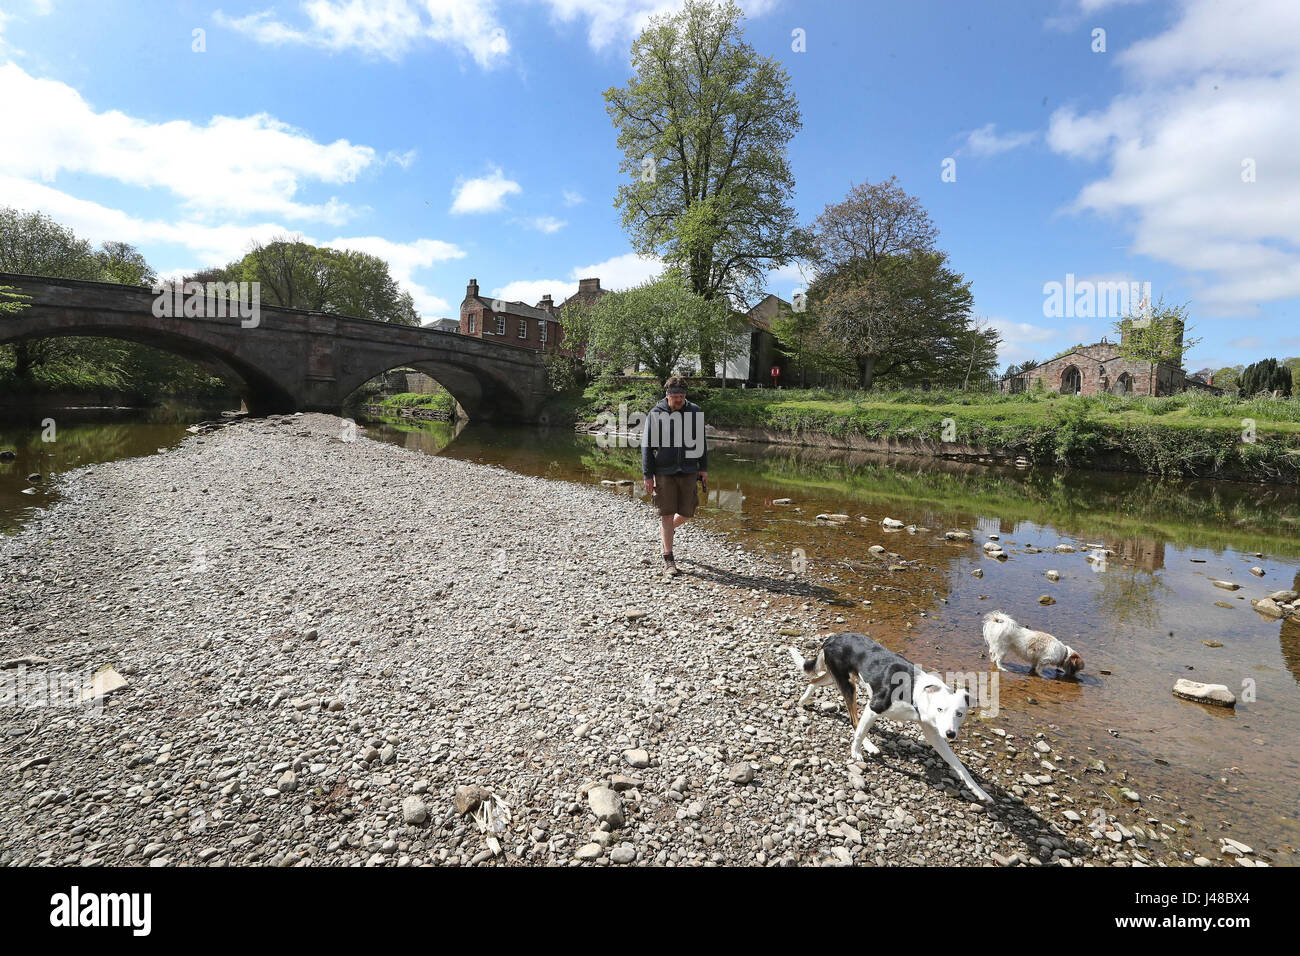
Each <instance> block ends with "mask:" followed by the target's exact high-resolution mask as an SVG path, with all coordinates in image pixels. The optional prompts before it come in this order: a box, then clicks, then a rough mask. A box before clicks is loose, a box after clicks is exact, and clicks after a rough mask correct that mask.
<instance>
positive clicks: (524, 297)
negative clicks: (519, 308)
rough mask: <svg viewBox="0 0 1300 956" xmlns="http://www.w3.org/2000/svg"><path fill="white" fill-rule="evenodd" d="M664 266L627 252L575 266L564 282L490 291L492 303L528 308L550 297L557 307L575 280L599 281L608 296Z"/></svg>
mask: <svg viewBox="0 0 1300 956" xmlns="http://www.w3.org/2000/svg"><path fill="white" fill-rule="evenodd" d="M663 268H664V264H663V262H662V261H661V260H660V259H657V258H654V257H646V256H638V255H637V254H636V253H635V252H629V253H626V254H624V255H621V256H614V257H613V258H612V259H606V260H605V261H604V262H595V263H592V264H591V265H589V266H577V267H576V268H574V269H571V270H570V271H569V278H567V279H517V280H515V281H513V282H508V283H506V284H505V285H503V286H499V287H498V288H496V289H493V290H492V292H491V296H492V298H494V299H505V300H506V301H507V302H527V303H528V304H529V305H532V304H534V303H536V302H540V301H541V299H542V296H544V295H546V294H548V293H549V294H550V296H551V298H552V299H553V300H554V301H555V304H556V305H559V304H560V303H561V302H563V301H564V300H565V299H567V298H568V297H569V296H571V295H573V294H574V293H575V292H577V291H578V280H579V279H599V280H600V287H601V288H602V289H607V290H609V291H611V292H617V291H619V290H622V289H628V288H631V287H632V286H634V285H640V284H641V283H642V282H645V281H646V280H647V279H650V278H653V277H654V276H657V275H658V274H659V273H660V272H662V271H663Z"/></svg>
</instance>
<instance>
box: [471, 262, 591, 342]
mask: <svg viewBox="0 0 1300 956" xmlns="http://www.w3.org/2000/svg"><path fill="white" fill-rule="evenodd" d="M606 292H607V290H605V289H602V288H601V287H600V279H598V278H596V279H579V280H578V291H577V292H575V293H574V294H573V295H571V296H569V297H568V298H567V299H565V300H564V302H563V303H562V304H561V305H558V306H557V305H556V304H555V302H554V300H553V299H552V298H551V296H550V295H549V294H548V295H544V296H542V301H540V302H538V303H537V304H536V305H528V304H526V303H524V302H507V301H505V300H504V299H490V298H486V297H484V296H482V295H480V294H479V287H478V280H477V279H470V280H469V284H468V285H467V286H466V287H465V298H464V300H463V301H462V302H461V304H460V323H459V327H458V330H459V332H460V333H461V334H462V335H472V336H474V337H475V338H480V339H494V340H496V341H499V342H503V343H506V344H509V345H518V346H522V347H523V348H530V349H536V350H537V351H539V352H559V353H561V354H564V355H571V354H574V353H572V352H570V351H569V350H568V349H566V348H565V347H564V344H563V339H564V329H563V328H562V327H561V326H560V315H561V313H562V312H563V311H564V310H565V309H566V308H568V307H570V305H573V304H584V305H585V304H589V303H591V302H594V301H595V300H596V299H598V298H600V297H601V296H602V295H605V294H606ZM581 351H582V350H579V351H578V353H577V354H579V355H580V354H581Z"/></svg>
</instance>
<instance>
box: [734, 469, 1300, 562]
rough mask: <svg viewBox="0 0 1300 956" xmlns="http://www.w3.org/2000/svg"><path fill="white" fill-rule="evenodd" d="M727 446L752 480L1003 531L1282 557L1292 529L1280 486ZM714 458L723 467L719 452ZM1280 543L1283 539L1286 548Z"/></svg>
mask: <svg viewBox="0 0 1300 956" xmlns="http://www.w3.org/2000/svg"><path fill="white" fill-rule="evenodd" d="M713 447H714V448H715V449H716V448H717V447H718V445H714V446H713ZM728 450H732V449H728ZM734 450H735V451H737V452H739V453H740V454H743V455H745V456H746V457H752V458H754V459H756V461H754V462H753V463H752V464H751V465H749V466H748V468H749V473H750V474H751V475H752V476H753V478H755V479H758V480H764V479H770V480H775V481H781V482H786V481H788V482H791V483H803V484H805V485H807V484H810V483H823V484H826V483H829V484H833V485H834V486H836V488H838V490H840V491H841V492H855V493H856V495H857V496H858V497H860V498H862V499H866V500H874V501H879V502H887V501H888V500H890V499H898V500H899V501H900V503H902V502H906V503H907V504H909V505H911V506H912V507H913V509H915V508H917V507H921V508H926V509H927V510H928V509H934V510H935V511H936V512H938V515H939V516H946V517H947V518H949V519H951V518H952V517H953V516H954V513H960V514H965V515H971V516H980V515H997V516H998V519H999V524H1000V525H1001V526H1002V528H1003V533H1009V532H1007V531H1006V529H1008V528H1013V527H1014V523H1015V522H1016V521H1018V520H1028V521H1032V522H1034V523H1037V524H1045V525H1051V526H1052V527H1053V528H1055V529H1057V530H1060V531H1063V532H1066V533H1069V534H1078V535H1082V536H1085V537H1091V538H1093V539H1094V540H1095V539H1096V538H1097V537H1098V536H1099V535H1101V534H1103V533H1104V532H1107V531H1109V532H1111V533H1112V534H1115V533H1118V534H1119V535H1123V536H1127V535H1129V534H1132V533H1134V532H1141V533H1142V534H1143V535H1145V536H1147V537H1151V538H1159V539H1162V540H1170V541H1173V542H1174V543H1176V544H1180V545H1184V546H1196V547H1211V548H1235V549H1238V550H1258V551H1265V550H1267V551H1274V552H1283V551H1285V552H1287V553H1292V552H1293V551H1294V544H1293V542H1294V541H1295V540H1296V539H1297V535H1296V534H1292V533H1291V532H1300V492H1298V491H1297V489H1295V488H1292V487H1288V486H1282V485H1254V484H1246V483H1240V482H1213V481H1185V480H1177V479H1160V478H1155V477H1153V476H1150V475H1133V474H1123V473H1108V472H1095V471H1082V470H1068V471H1053V470H1051V469H1044V468H1034V469H1030V470H1028V471H1019V470H1017V469H1014V468H1010V467H1006V466H993V465H982V464H977V463H970V462H953V461H946V460H944V459H937V458H924V457H907V456H895V457H889V456H883V455H879V454H870V453H865V452H844V451H837V450H834V449H824V448H823V449H810V448H793V449H792V448H784V447H777V446H749V445H745V446H743V447H742V446H735V448H734ZM720 461H722V462H723V463H725V462H726V458H725V456H722V457H721V458H720ZM714 467H715V470H716V469H717V468H719V467H725V465H723V466H718V465H715V466H714ZM836 488H827V489H826V490H827V491H828V492H829V491H834V490H836ZM1281 542H1292V544H1291V548H1290V549H1289V550H1288V549H1287V548H1286V547H1284V546H1283V545H1282V544H1281Z"/></svg>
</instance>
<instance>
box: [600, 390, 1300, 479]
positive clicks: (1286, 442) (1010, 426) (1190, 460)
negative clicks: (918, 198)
mask: <svg viewBox="0 0 1300 956" xmlns="http://www.w3.org/2000/svg"><path fill="white" fill-rule="evenodd" d="M660 394H661V390H660V389H659V388H658V387H657V386H656V383H654V382H651V381H649V380H647V381H646V382H645V384H644V385H642V384H641V383H636V384H628V383H605V382H597V383H594V384H593V385H592V386H590V387H589V388H588V389H587V391H586V392H585V393H584V394H583V396H582V398H581V400H580V401H578V402H577V403H576V405H575V407H574V412H575V417H576V419H577V420H579V421H594V420H595V419H596V417H597V416H598V415H599V414H600V413H601V412H602V411H614V412H615V413H617V410H618V406H619V405H620V404H623V403H626V404H627V406H628V408H629V411H641V412H644V411H645V410H648V409H649V408H650V406H651V405H652V404H653V403H654V402H655V401H656V400H657V399H658V396H659V395H660ZM691 397H692V399H693V400H694V401H697V402H698V403H699V404H700V405H701V406H702V407H703V408H704V409H705V412H706V415H707V417H708V421H709V423H710V425H712V426H715V427H720V428H727V427H731V428H752V429H761V430H764V431H770V432H776V433H779V434H781V435H784V436H790V437H791V438H795V439H800V440H802V441H804V442H806V443H808V444H813V445H815V444H819V443H824V442H825V441H827V439H831V440H834V439H848V438H851V437H860V438H864V439H874V440H891V441H914V442H923V443H932V444H933V445H934V446H935V448H934V452H935V453H936V454H944V450H943V449H944V446H950V447H954V448H955V447H958V446H974V447H978V448H984V449H989V450H991V451H992V452H994V453H997V454H1001V455H1006V456H1011V457H1014V456H1023V457H1025V458H1027V459H1029V460H1030V461H1032V462H1034V463H1035V464H1040V465H1056V466H1067V467H1080V468H1087V467H1110V468H1115V467H1120V468H1122V469H1123V470H1133V471H1146V472H1151V473H1154V474H1161V475H1199V476H1236V477H1248V478H1251V479H1254V480H1259V481H1273V482H1283V483H1287V484H1296V483H1300V399H1277V400H1270V399H1247V400H1239V399H1236V398H1229V397H1216V396H1212V395H1205V394H1200V393H1187V394H1184V395H1178V396H1173V397H1167V398H1145V397H1127V398H1125V397H1119V396H1114V395H1104V396H1096V397H1075V396H1063V395H1056V394H1050V393H1028V394H1022V395H984V394H972V393H962V392H951V391H929V392H923V391H915V390H913V391H900V392H853V391H833V390H826V389H783V390H779V391H775V390H771V389H761V390H760V389H726V390H722V389H698V390H695V391H693V392H692V394H691Z"/></svg>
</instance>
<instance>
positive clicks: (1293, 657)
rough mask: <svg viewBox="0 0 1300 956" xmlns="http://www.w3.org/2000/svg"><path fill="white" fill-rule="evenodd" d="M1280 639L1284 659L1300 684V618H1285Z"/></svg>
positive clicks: (1299, 580) (1299, 586) (1298, 578)
mask: <svg viewBox="0 0 1300 956" xmlns="http://www.w3.org/2000/svg"><path fill="white" fill-rule="evenodd" d="M1296 588H1297V589H1300V575H1297V576H1296ZM1278 641H1279V643H1280V644H1281V647H1282V660H1283V661H1284V662H1285V663H1286V669H1287V670H1289V671H1290V672H1291V677H1292V678H1293V679H1294V680H1295V682H1296V683H1297V684H1300V619H1297V618H1294V617H1289V618H1287V619H1286V620H1284V621H1283V622H1282V630H1281V633H1280V634H1279V635H1278Z"/></svg>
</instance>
